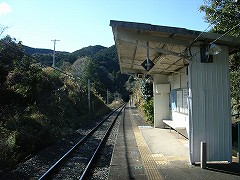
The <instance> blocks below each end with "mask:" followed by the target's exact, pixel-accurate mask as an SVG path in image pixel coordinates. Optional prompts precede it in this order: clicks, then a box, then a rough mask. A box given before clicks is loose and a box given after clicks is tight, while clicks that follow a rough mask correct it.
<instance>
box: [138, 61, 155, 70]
mask: <svg viewBox="0 0 240 180" xmlns="http://www.w3.org/2000/svg"><path fill="white" fill-rule="evenodd" d="M141 65H142V66H143V67H144V69H146V70H147V71H149V70H150V69H152V67H153V66H154V65H155V64H154V63H153V62H152V61H151V60H150V59H149V58H147V59H146V60H145V61H143V63H142V64H141Z"/></svg>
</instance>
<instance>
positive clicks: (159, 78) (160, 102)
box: [153, 74, 170, 128]
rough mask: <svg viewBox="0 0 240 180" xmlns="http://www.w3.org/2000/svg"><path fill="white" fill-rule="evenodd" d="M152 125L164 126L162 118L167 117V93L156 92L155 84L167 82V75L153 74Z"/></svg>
mask: <svg viewBox="0 0 240 180" xmlns="http://www.w3.org/2000/svg"><path fill="white" fill-rule="evenodd" d="M153 80H154V82H153V92H154V94H153V98H154V127H159V128H164V123H163V122H162V120H163V119H169V118H170V114H169V93H166V92H163V93H156V84H169V82H168V76H165V75H160V74H155V75H154V76H153Z"/></svg>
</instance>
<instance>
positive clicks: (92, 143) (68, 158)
mask: <svg viewBox="0 0 240 180" xmlns="http://www.w3.org/2000/svg"><path fill="white" fill-rule="evenodd" d="M124 107H125V104H124V105H123V106H121V107H119V108H118V109H116V110H115V111H113V112H112V113H111V114H109V115H108V116H107V117H106V118H105V119H103V120H102V121H101V122H100V123H99V124H98V125H97V126H95V127H94V128H93V129H92V130H91V131H90V132H89V133H88V134H87V135H86V136H84V137H83V138H82V139H81V140H79V141H78V142H77V143H76V144H75V145H74V146H73V147H71V149H69V150H68V151H67V152H66V153H65V154H64V155H63V156H62V157H61V158H60V159H59V160H58V161H56V162H55V163H54V164H53V165H52V166H51V167H50V168H49V169H48V170H47V171H46V172H45V173H44V174H43V175H41V176H40V177H39V180H43V179H84V178H85V177H86V175H87V174H88V171H89V169H90V167H92V163H93V162H94V159H95V158H96V157H97V155H98V152H99V150H100V148H101V146H102V144H103V142H104V141H105V140H106V139H107V138H108V135H109V133H110V131H111V129H112V127H113V125H114V123H115V121H116V120H117V118H118V117H119V115H120V114H121V112H122V111H123V109H124Z"/></svg>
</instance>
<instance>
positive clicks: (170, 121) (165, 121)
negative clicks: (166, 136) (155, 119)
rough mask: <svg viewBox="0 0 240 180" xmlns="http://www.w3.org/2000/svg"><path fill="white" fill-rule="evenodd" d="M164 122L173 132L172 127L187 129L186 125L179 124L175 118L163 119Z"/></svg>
mask: <svg viewBox="0 0 240 180" xmlns="http://www.w3.org/2000/svg"><path fill="white" fill-rule="evenodd" d="M163 122H164V123H165V124H166V125H168V126H169V127H170V128H169V129H170V132H171V128H173V129H175V130H177V129H186V126H182V125H180V124H177V123H176V122H174V121H173V120H163Z"/></svg>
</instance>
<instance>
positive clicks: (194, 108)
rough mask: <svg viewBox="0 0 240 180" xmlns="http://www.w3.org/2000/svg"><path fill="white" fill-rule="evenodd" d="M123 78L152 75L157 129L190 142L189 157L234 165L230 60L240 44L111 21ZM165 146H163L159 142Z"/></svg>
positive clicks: (203, 34)
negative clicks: (174, 132)
mask: <svg viewBox="0 0 240 180" xmlns="http://www.w3.org/2000/svg"><path fill="white" fill-rule="evenodd" d="M110 26H111V27H112V31H113V36H114V40H115V44H116V48H117V53H118V59H119V64H120V69H121V72H122V73H126V74H131V75H135V76H138V77H144V76H146V75H150V76H151V77H152V80H153V90H154V127H158V128H164V127H165V126H166V125H170V126H171V127H173V128H174V129H176V130H178V131H179V132H181V133H182V134H183V135H185V136H186V137H188V138H189V158H190V162H191V163H192V164H194V163H197V162H200V144H201V142H205V143H206V145H207V146H206V147H207V161H228V162H231V161H232V131H231V119H230V87H229V64H228V63H229V55H230V54H232V53H234V52H236V51H239V49H240V39H239V38H235V37H231V36H227V35H225V36H222V37H220V36H221V35H219V34H214V33H207V32H200V31H193V30H188V29H185V28H177V27H167V26H159V25H151V24H145V23H135V22H123V21H113V20H111V21H110ZM159 143H161V142H159Z"/></svg>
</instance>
